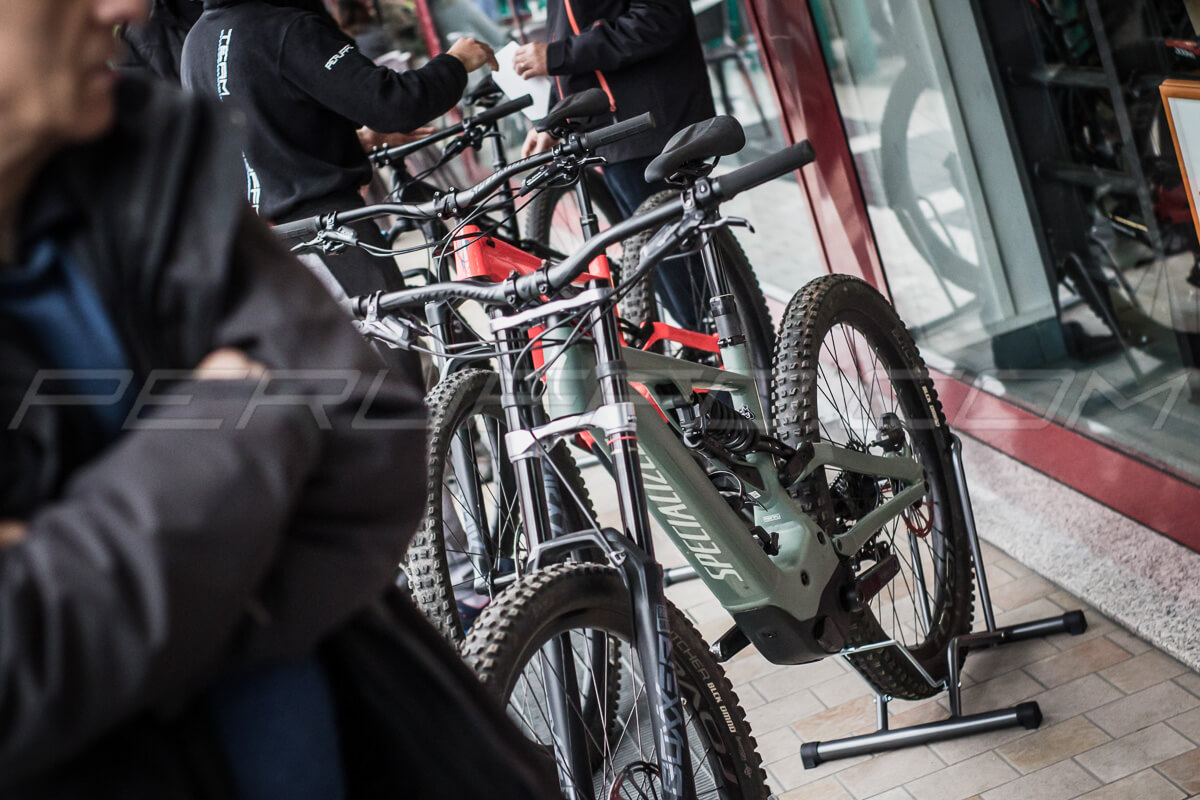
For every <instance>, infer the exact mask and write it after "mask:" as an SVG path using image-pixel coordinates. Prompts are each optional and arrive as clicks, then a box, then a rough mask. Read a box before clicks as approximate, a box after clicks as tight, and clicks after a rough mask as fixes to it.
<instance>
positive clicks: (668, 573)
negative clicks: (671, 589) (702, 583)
mask: <svg viewBox="0 0 1200 800" xmlns="http://www.w3.org/2000/svg"><path fill="white" fill-rule="evenodd" d="M699 577H700V576H699V575H697V574H696V568H695V567H693V566H692V565H691V564H685V565H684V566H682V567H672V568H671V569H667V570H663V586H674V585H675V584H677V583H685V582H687V581H694V580H696V579H697V578H699Z"/></svg>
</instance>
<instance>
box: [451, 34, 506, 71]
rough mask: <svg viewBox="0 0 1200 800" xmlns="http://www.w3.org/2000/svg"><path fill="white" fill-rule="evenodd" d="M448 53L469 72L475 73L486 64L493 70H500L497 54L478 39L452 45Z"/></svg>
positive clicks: (460, 40) (468, 39)
mask: <svg viewBox="0 0 1200 800" xmlns="http://www.w3.org/2000/svg"><path fill="white" fill-rule="evenodd" d="M448 52H449V53H450V55H452V56H454V57H455V58H457V59H458V60H459V61H461V62H462V65H463V66H464V67H466V70H467V72H474V71H475V70H477V69H479V68H480V67H482V66H483V65H484V64H487V65H488V66H489V67H491V68H492V69H500V65H499V64H497V63H496V54H495V53H493V52H492V48H490V47H488V46H487V45H486V44H484V43H483V42H481V41H479V40H477V39H472V38H470V37H467V38H465V39H459V40H458V41H457V42H455V43H454V44H452V45H450V50H449V51H448Z"/></svg>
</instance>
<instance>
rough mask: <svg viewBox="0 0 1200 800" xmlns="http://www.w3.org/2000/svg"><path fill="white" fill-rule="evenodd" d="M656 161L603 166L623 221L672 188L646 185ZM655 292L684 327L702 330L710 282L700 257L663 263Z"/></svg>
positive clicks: (632, 161) (656, 182)
mask: <svg viewBox="0 0 1200 800" xmlns="http://www.w3.org/2000/svg"><path fill="white" fill-rule="evenodd" d="M651 161H653V158H651V157H649V156H648V157H646V158H635V159H631V160H629V161H621V162H618V163H616V164H606V165H605V166H604V183H605V184H606V185H607V186H608V189H609V191H610V192H612V194H613V199H614V200H615V201H616V203H617V208H618V210H620V212H621V218H622V219H628V218H629V217H631V216H633V212H634V211H636V210H637V208H638V206H640V205H641V204H642V203H643V202H644V201H645V200H646V198H648V197H650V196H651V195H653V194H657V193H658V192H661V191H663V190H664V189H670V188H671V184H669V183H667V182H666V181H655V182H654V183H646V179H645V177H644V173H645V172H646V167H647V166H649V164H650V162H651ZM654 293H655V294H656V295H658V298H659V300H661V301H662V304H663V306H665V307H666V309H667V311H668V312H669V313H670V314H671V316H672V317H674V319H675V322H677V323H678V324H679V325H680V326H681V327H684V328H687V329H688V330H693V331H694V330H699V328H700V323H701V320H702V319H703V315H702V311H703V308H704V306H705V305H706V304H707V302H708V298H709V294H710V293H709V290H708V279H707V278H706V277H705V274H704V262H703V261H701V260H700V259H699V258H698V257H695V256H693V257H689V258H685V259H680V260H672V261H666V262H663V263H662V264H661V265H659V267H658V269H657V270H656V271H655V275H654Z"/></svg>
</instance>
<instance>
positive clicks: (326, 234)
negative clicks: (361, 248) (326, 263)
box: [317, 226, 358, 253]
mask: <svg viewBox="0 0 1200 800" xmlns="http://www.w3.org/2000/svg"><path fill="white" fill-rule="evenodd" d="M317 238H318V239H319V240H320V242H321V250H323V251H324V252H326V253H335V252H337V251H338V250H341V249H342V248H343V247H357V246H358V234H357V233H355V232H354V231H353V230H352V229H350V228H347V227H345V226H342V227H337V228H326V229H324V230H323V231H321V232H320V233H319V234H318V235H317Z"/></svg>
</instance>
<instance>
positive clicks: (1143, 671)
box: [1100, 650, 1187, 694]
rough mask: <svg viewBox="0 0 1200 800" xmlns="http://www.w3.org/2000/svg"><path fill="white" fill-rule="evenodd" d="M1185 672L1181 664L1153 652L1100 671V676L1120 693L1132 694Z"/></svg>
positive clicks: (1185, 669)
mask: <svg viewBox="0 0 1200 800" xmlns="http://www.w3.org/2000/svg"><path fill="white" fill-rule="evenodd" d="M1185 671H1187V667H1185V666H1184V665H1183V664H1180V663H1179V662H1178V661H1176V660H1175V659H1173V658H1171V657H1170V656H1168V655H1167V654H1166V653H1161V652H1159V651H1157V650H1154V651H1152V652H1149V653H1143V654H1142V655H1140V656H1137V657H1135V658H1131V659H1129V660H1128V661H1126V662H1124V663H1121V664H1117V665H1115V666H1112V667H1108V668H1107V669H1102V670H1100V675H1101V676H1102V677H1103V678H1104V679H1105V680H1106V681H1108V682H1109V683H1111V684H1112V685H1113V686H1116V687H1117V688H1118V689H1120V690H1121V691H1122V692H1125V693H1126V694H1132V693H1134V692H1138V691H1141V690H1142V689H1145V688H1146V687H1147V686H1153V685H1155V684H1156V683H1162V682H1163V681H1165V680H1169V679H1171V678H1174V677H1175V676H1176V675H1179V674H1180V673H1182V672H1185Z"/></svg>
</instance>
